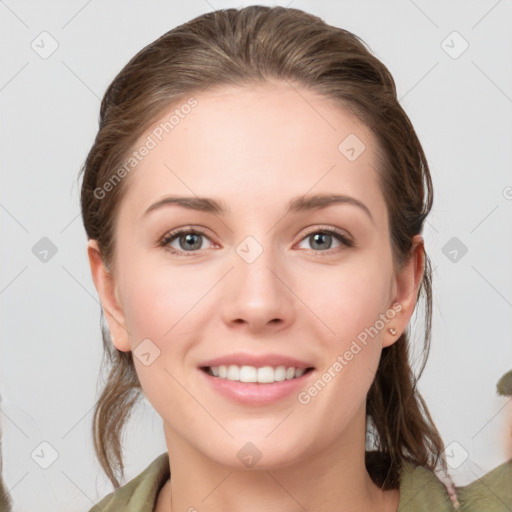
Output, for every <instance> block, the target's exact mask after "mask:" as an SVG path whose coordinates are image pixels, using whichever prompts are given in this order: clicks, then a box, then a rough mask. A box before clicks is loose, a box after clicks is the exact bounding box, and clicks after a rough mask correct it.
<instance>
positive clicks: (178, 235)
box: [159, 228, 211, 256]
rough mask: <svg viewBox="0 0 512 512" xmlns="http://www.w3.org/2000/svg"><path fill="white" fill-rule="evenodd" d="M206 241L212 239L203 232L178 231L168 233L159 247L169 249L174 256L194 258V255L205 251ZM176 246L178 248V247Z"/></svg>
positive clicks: (195, 230) (192, 230)
mask: <svg viewBox="0 0 512 512" xmlns="http://www.w3.org/2000/svg"><path fill="white" fill-rule="evenodd" d="M205 240H210V239H209V238H208V237H207V236H206V235H205V233H204V232H203V231H201V230H198V229H189V228H186V229H176V230H174V231H171V232H170V233H167V234H166V235H165V236H164V237H163V238H162V239H161V240H160V242H159V245H160V246H162V247H165V248H167V249H169V251H171V252H172V253H173V254H179V255H184V256H194V253H196V252H198V251H199V250H204V249H205V247H204V244H203V242H204V241H205ZM210 242H211V240H210ZM173 244H174V246H173ZM176 245H177V246H178V247H176ZM186 253H190V254H186Z"/></svg>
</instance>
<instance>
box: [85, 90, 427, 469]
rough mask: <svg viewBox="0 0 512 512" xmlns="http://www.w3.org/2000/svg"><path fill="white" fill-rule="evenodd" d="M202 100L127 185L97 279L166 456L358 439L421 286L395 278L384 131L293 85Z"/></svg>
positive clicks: (274, 455)
mask: <svg viewBox="0 0 512 512" xmlns="http://www.w3.org/2000/svg"><path fill="white" fill-rule="evenodd" d="M194 98H195V100H196V101H197V104H196V105H195V106H194V108H191V109H184V110H182V111H181V112H183V111H187V112H188V114H187V115H182V116H179V122H178V123H176V125H175V126H174V127H173V129H172V131H169V133H165V131H164V132H163V135H162V133H161V131H162V129H161V126H162V125H161V124H160V123H164V122H166V121H168V120H169V117H170V115H171V114H172V112H173V111H174V110H175V109H176V108H178V109H180V105H174V106H173V107H172V108H171V109H169V112H166V113H164V115H162V118H161V119H160V120H158V122H157V123H155V125H154V126H153V127H152V128H151V129H150V130H149V131H148V132H147V133H146V134H144V136H143V137H141V139H140V143H141V144H140V145H142V144H143V143H144V141H147V140H148V136H150V137H151V139H152V140H154V141H156V144H155V145H154V147H152V148H151V149H150V151H149V152H148V154H147V155H146V156H144V157H143V158H141V160H140V162H139V163H138V165H137V167H136V169H135V170H134V171H133V172H132V173H131V174H130V175H129V176H127V177H126V178H125V179H127V180H128V182H127V183H126V185H127V190H126V195H125V196H124V198H123V200H122V203H121V205H120V209H119V211H118V217H117V225H116V233H117V234H116V256H115V262H114V267H115V271H114V274H113V277H112V279H111V280H103V281H102V279H101V278H100V277H98V276H99V275H100V273H101V269H100V268H99V267H96V269H95V270H94V269H93V274H94V276H95V283H96V284H97V288H98V290H99V292H100V294H101V299H102V304H103V306H104V308H105V309H106V313H107V315H106V316H107V320H108V322H109V327H110V329H111V332H112V334H113V338H114V344H115V345H116V347H117V348H118V349H120V350H123V351H128V350H131V351H133V353H134V362H135V366H136V371H137V374H138V376H139V379H140V382H141V385H142V388H143V391H144V393H145V395H146V397H147V398H148V400H149V401H150V402H151V403H152V405H153V406H154V408H155V409H156V411H157V412H158V413H159V414H160V415H161V417H162V418H163V421H164V428H165V433H166V439H167V442H168V445H171V446H176V448H177V447H178V446H187V447H188V449H189V450H190V451H191V453H192V452H193V453H196V454H201V455H202V456H204V457H207V458H208V459H210V460H212V461H215V462H218V463H220V464H225V465H228V466H237V467H240V466H241V465H242V464H244V460H245V459H244V457H245V458H246V456H247V455H249V456H256V457H260V456H261V459H260V461H259V462H258V464H259V467H267V468H271V467H278V466H283V465H287V464H292V463H294V462H301V461H304V460H305V459H306V458H307V457H312V456H313V455H314V454H318V453H322V452H325V453H327V452H329V453H334V452H335V451H336V449H337V448H340V449H341V448H342V447H343V446H345V448H344V449H347V447H350V446H353V445H354V443H356V442H364V435H365V399H366V394H367V391H368V389H369V387H370V385H371V382H372V380H373V377H374V375H375V372H376V369H377V365H378V361H379V357H380V353H381V350H382V348H383V347H384V346H387V345H390V344H391V343H393V342H394V341H395V340H396V339H397V338H398V336H399V335H400V333H401V332H402V330H403V329H405V327H406V325H407V321H408V319H409V316H410V314H411V313H412V309H411V307H413V306H411V304H412V302H411V301H410V298H411V297H412V296H414V293H411V291H412V289H413V287H414V286H417V276H416V279H415V277H414V275H413V274H414V273H411V272H409V273H407V272H405V271H404V272H405V273H404V274H400V275H396V274H395V273H394V270H393V261H392V256H391V246H390V239H389V225H388V216H387V211H386V203H385V199H384V197H383V194H382V191H381V189H380V187H379V181H378V174H377V171H376V169H378V162H377V158H376V143H375V140H374V137H373V136H372V134H371V132H370V131H369V130H368V129H367V128H366V127H365V126H364V125H362V124H361V123H360V122H359V121H357V120H356V119H355V118H354V117H352V116H350V115H349V114H348V113H347V112H345V111H344V110H342V109H341V108H340V107H338V106H335V105H334V104H333V103H332V102H330V101H329V100H327V99H325V98H322V97H321V96H318V95H316V94H315V93H313V92H311V91H308V90H306V89H301V88H296V89H294V88H291V87H290V86H289V85H287V84H286V83H284V84H282V83H272V84H266V85H260V86H254V87H250V88H249V87H247V88H228V87H224V88H220V89H218V90H215V91H208V92H207V93H203V94H197V95H195V96H194ZM158 127H160V130H159V131H158ZM155 130H157V131H155ZM156 133H158V134H159V136H156V135H155V134H156ZM159 139H161V140H159ZM151 146H153V144H151ZM329 196H330V197H331V198H332V197H333V196H338V199H339V201H337V202H329V201H327V200H326V199H325V198H326V197H327V198H328V197H329ZM177 197H179V198H188V199H189V200H188V202H185V201H182V202H181V204H180V202H179V201H178V202H176V201H172V200H170V198H177ZM322 197H323V199H322ZM201 198H207V199H208V201H205V200H203V199H201ZM301 198H302V199H303V201H302V202H301V201H300V199H301ZM94 244H95V242H94V241H92V242H91V243H90V251H91V252H92V251H93V250H94V247H95V245H94ZM91 252H90V254H91ZM92 261H93V258H91V262H92ZM91 265H93V267H94V263H91ZM404 276H405V277H404ZM411 276H412V277H411ZM107 281H108V283H110V284H109V285H108V286H107V285H106V284H104V283H106V282H107ZM102 283H103V284H102ZM390 327H391V328H396V329H397V331H398V334H396V335H394V336H392V335H390V334H389V332H388V329H389V328H390ZM216 375H218V376H216ZM240 379H241V381H240ZM247 380H248V381H249V382H243V381H247ZM255 380H256V381H257V382H250V381H255ZM269 381H271V382H269ZM298 426H300V428H298ZM247 443H252V444H247ZM171 460H172V459H171Z"/></svg>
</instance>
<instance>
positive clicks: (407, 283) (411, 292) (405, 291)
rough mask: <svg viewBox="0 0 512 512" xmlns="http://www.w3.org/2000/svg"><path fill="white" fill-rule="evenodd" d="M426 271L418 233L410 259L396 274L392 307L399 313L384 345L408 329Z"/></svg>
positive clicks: (385, 338)
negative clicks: (397, 305)
mask: <svg viewBox="0 0 512 512" xmlns="http://www.w3.org/2000/svg"><path fill="white" fill-rule="evenodd" d="M424 271H425V245H424V241H423V238H422V237H421V235H416V236H414V238H413V241H412V247H411V252H410V256H409V259H408V260H407V261H406V262H405V263H404V265H403V267H402V268H401V269H400V272H399V273H398V274H397V275H396V276H395V290H396V294H395V298H394V300H393V301H392V306H391V307H392V308H393V309H394V310H395V311H397V314H396V316H395V318H394V321H393V322H392V326H391V328H390V329H388V331H387V332H386V335H385V336H384V340H383V344H382V346H383V347H387V346H389V345H392V344H393V343H394V342H395V341H397V339H399V338H400V336H401V335H402V333H403V332H404V331H405V330H406V328H407V325H408V324H409V321H410V319H411V316H412V314H413V312H414V308H415V306H416V298H417V296H418V290H419V287H420V284H421V281H422V279H423V273H424ZM396 304H399V308H398V307H396Z"/></svg>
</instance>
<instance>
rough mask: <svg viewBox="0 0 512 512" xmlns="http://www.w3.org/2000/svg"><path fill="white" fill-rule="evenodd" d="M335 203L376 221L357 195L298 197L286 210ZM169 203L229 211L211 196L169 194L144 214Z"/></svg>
mask: <svg viewBox="0 0 512 512" xmlns="http://www.w3.org/2000/svg"><path fill="white" fill-rule="evenodd" d="M335 204H348V205H352V206H356V207H358V208H359V209H361V210H362V211H364V212H365V213H366V214H367V215H368V217H369V218H370V219H371V221H372V222H374V219H373V216H372V214H371V212H370V209H369V208H368V207H367V206H366V205H365V204H364V203H363V202H362V201H360V200H359V199H356V198H355V197H351V196H347V195H343V194H316V195H313V196H309V197H306V196H299V197H296V198H294V199H292V200H291V201H290V203H289V205H288V208H287V210H286V214H288V213H301V212H308V211H313V210H319V209H322V208H327V207H328V206H331V205H335ZM169 205H177V206H181V207H182V208H187V209H188V210H195V211H200V212H206V213H213V214H219V215H222V214H225V213H227V212H228V208H227V207H226V206H225V204H224V203H223V202H222V201H217V200H215V199H212V198H209V197H198V196H196V197H177V196H167V197H164V198H163V199H160V200H159V201H157V202H156V203H153V204H152V205H151V206H149V208H148V209H147V210H146V211H145V212H144V216H146V215H147V214H149V213H150V212H152V211H155V210H157V209H159V208H162V207H164V206H169Z"/></svg>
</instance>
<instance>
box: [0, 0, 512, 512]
mask: <svg viewBox="0 0 512 512" xmlns="http://www.w3.org/2000/svg"><path fill="white" fill-rule="evenodd" d="M262 3H264V4H268V3H267V2H262ZM43 4H44V5H43ZM249 4H250V2H247V3H245V2H226V1H221V0H209V1H208V2H206V1H204V0H195V1H189V2H186V3H185V2H177V1H156V0H154V1H151V2H143V1H142V0H140V1H121V0H115V1H114V0H111V1H109V2H100V1H99V0H89V1H86V0H72V1H66V2H64V1H60V2H57V1H46V2H44V3H43V2H36V1H16V0H6V2H2V3H0V52H1V59H2V66H1V73H0V109H1V116H2V122H1V124H0V138H1V139H0V140H1V151H0V168H1V173H2V174H1V180H2V182H1V183H2V186H1V189H0V223H1V233H2V245H1V247H2V251H1V262H0V263H1V269H2V271H1V276H0V278H1V281H0V301H1V314H2V319H1V320H2V323H1V325H2V336H1V341H0V342H1V368H0V370H1V380H0V386H1V387H0V393H1V395H2V403H1V414H0V423H1V428H2V431H3V457H4V466H5V467H4V479H5V481H6V485H7V487H8V489H10V490H11V493H12V497H13V500H14V503H15V506H14V510H16V511H36V510H37V511H39V512H45V511H48V512H49V511H52V512H59V511H63V512H64V511H66V512H72V511H83V510H89V508H90V507H92V504H93V502H97V501H98V500H99V498H101V497H102V496H104V495H105V494H106V493H107V492H110V491H111V487H110V484H109V482H108V481H107V479H106V477H105V476H104V475H103V474H102V473H101V471H100V469H99V464H98V463H97V461H96V460H95V457H94V454H93V445H92V438H91V434H90V430H91V419H92V409H93V405H94V402H95V399H96V397H97V392H98V388H97V377H98V372H99V365H100V361H101V352H102V348H101V337H100V330H99V315H100V306H99V303H98V300H97V295H96V291H95V289H94V286H93V283H92V280H91V277H90V272H89V267H88V262H87V258H86V250H85V247H86V237H85V233H84V230H83V226H82V223H81V218H80V215H79V186H78V185H77V182H76V178H77V175H78V171H79V168H80V166H81V164H82V162H83V160H84V158H85V156H86V154H87V152H88V150H89V148H90V145H91V144H92V141H93V138H94V136H95V134H96V130H97V120H98V115H99V104H100V98H101V97H102V95H103V93H104V91H105V89H106V87H107V85H108V84H109V83H110V81H111V80H112V79H113V78H114V76H115V75H116V74H117V72H118V71H119V70H120V69H121V68H122V66H123V65H124V64H125V63H126V62H127V61H128V60H129V59H130V58H131V57H132V56H133V55H134V54H135V53H136V52H137V51H138V50H139V49H141V48H142V47H143V46H145V45H146V44H148V43H150V42H151V41H153V40H154V39H156V38H157V37H159V36H160V35H162V34H163V33H164V32H166V31H168V30H170V29H171V28H173V27H175V26H176V25H179V24H181V23H183V22H185V21H187V20H189V19H191V18H193V17H195V16H197V15H199V14H202V13H205V12H208V11H211V10H213V9H218V8H225V7H241V6H243V5H249ZM279 4H280V5H289V6H290V7H295V8H299V9H303V10H306V11H309V12H311V13H313V14H317V15H319V16H321V17H322V18H323V19H325V20H326V21H327V22H328V23H330V24H333V25H337V26H339V27H342V28H345V29H348V30H350V31H352V32H354V33H355V34H357V35H359V36H360V37H362V38H363V40H365V41H366V42H367V43H368V44H369V46H370V47H371V49H372V50H373V51H374V53H376V55H377V56H378V57H379V58H380V59H381V60H382V61H383V62H384V63H385V64H386V65H387V66H388V67H389V69H390V71H391V72H392V74H393V76H394V78H395V80H396V83H397V87H398V91H399V97H400V98H401V103H402V104H403V106H404V108H405V110H406V112H407V113H408V114H409V116H410V117H411V120H412V122H413V124H414V126H415V128H416V130H417V133H418V135H419V137H420V140H421V141H422V144H423V147H424V149H425V151H426V154H427V158H428V160H429V163H430V166H431V171H432V175H433V180H434V189H435V203H434V208H433V212H432V214H431V216H430V217H429V219H428V224H427V226H426V230H425V233H424V235H425V239H426V244H427V250H428V252H429V254H430V257H431V259H432V262H433V266H434V268H435V272H434V292H435V301H434V304H435V308H434V309H435V310H434V329H433V345H432V350H431V355H430V359H429V362H428V364H427V368H426V370H425V373H424V375H423V377H422V379H421V380H420V390H421V392H422V393H423V396H424V397H425V399H426V401H427V404H428V406H429V407H430V411H431V412H432V415H433V417H434V420H435V422H436V424H437V426H438V428H439V429H440V431H441V433H442V436H443V439H444V441H445V443H446V444H447V445H449V444H450V443H452V442H456V443H458V444H452V445H450V451H449V456H450V458H451V461H452V466H453V469H452V471H451V474H452V476H453V478H454V480H455V482H456V483H457V484H459V485H462V484H465V483H468V482H470V481H473V480H475V479H476V478H478V477H479V476H481V475H482V474H483V473H485V472H487V471H489V470H490V469H492V468H494V467H495V466H497V465H498V464H501V463H502V462H504V461H505V460H507V459H508V458H511V457H512V437H511V436H512V432H511V430H512V404H511V403H510V399H507V398H504V397H498V396H497V394H496V382H497V380H498V379H499V377H500V376H501V375H503V374H504V373H505V372H506V371H507V370H510V369H512V343H511V334H512V265H511V255H512V250H511V249H512V200H511V198H512V189H511V188H510V187H512V170H511V163H512V144H511V142H512V138H511V135H512V66H511V63H512V31H511V30H510V27H511V26H512V2H511V1H510V0H501V1H496V0H479V1H475V0H473V1H467V0H465V1H452V2H442V1H429V2H427V1H425V0H415V1H414V2H413V1H410V0H397V1H387V2H382V1H368V0H365V1H351V2H350V1H336V2H335V1H328V0H322V1H316V2H313V1H301V0H295V1H292V2H289V0H288V1H287V2H281V3H279ZM43 31H46V32H48V33H49V34H51V38H53V39H55V41H57V43H58V48H57V49H56V51H55V52H54V53H53V54H52V55H50V56H49V57H48V58H46V59H43V58H41V57H40V56H39V55H38V53H36V51H34V50H33V49H32V47H31V44H32V42H33V41H35V43H34V44H39V45H40V46H42V43H40V41H41V37H47V38H48V36H40V34H41V32H43ZM453 31H457V32H458V33H459V34H460V36H461V37H462V38H463V39H464V40H465V41H467V43H468V44H469V47H468V48H467V50H466V51H465V52H464V53H462V54H461V55H460V56H458V57H457V58H453V56H450V55H449V54H448V53H447V52H446V51H445V49H448V48H447V45H449V46H451V47H452V49H451V50H449V51H451V52H452V55H453V54H454V53H457V52H458V51H460V50H461V49H462V48H463V46H462V45H463V44H464V43H463V40H462V39H460V38H458V36H457V35H455V36H454V35H453V34H452V32H453ZM448 36H449V37H448ZM447 37H448V39H447ZM38 41H39V43H38ZM443 41H445V43H443ZM50 44H51V40H50V39H46V44H45V48H47V49H48V48H51V46H50ZM507 187H509V188H507ZM43 237H48V238H49V239H50V240H51V241H52V242H53V244H55V246H56V248H57V253H56V254H55V255H54V256H53V257H52V258H51V259H49V261H47V262H46V263H43V262H41V261H40V260H39V259H38V258H37V257H36V256H35V255H34V254H33V252H32V248H33V246H34V245H35V244H36V243H37V242H38V241H39V240H40V239H41V238H43ZM452 237H457V238H458V239H459V240H460V242H462V243H463V244H464V245H465V246H466V247H467V249H468V252H467V254H465V255H464V256H463V257H462V258H460V259H459V260H458V261H457V262H455V263H454V262H452V261H450V259H449V258H448V257H447V256H445V254H444V253H443V247H445V244H446V243H447V242H448V241H449V240H450V239H451V238H452ZM445 252H447V250H446V249H445ZM43 441H44V442H47V443H50V445H51V446H52V447H53V448H54V449H55V450H56V451H57V452H58V458H57V460H56V461H55V462H54V463H53V464H52V465H51V466H50V467H49V468H48V469H42V468H40V467H39V466H38V465H37V464H36V463H35V462H34V460H33V459H32V458H31V453H32V452H33V451H34V449H36V448H37V447H38V446H39V445H40V443H41V442H43ZM165 450H166V447H165V443H164V438H163V434H162V426H161V420H160V418H159V417H158V416H157V415H156V413H155V412H154V411H153V409H152V407H151V406H150V405H149V403H147V402H146V401H145V400H143V401H141V402H140V405H139V406H138V407H137V409H136V410H135V411H134V414H133V416H132V420H131V421H130V423H129V424H128V430H127V432H126V436H125V461H126V476H127V479H130V478H132V477H133V476H135V475H137V474H138V473H139V472H140V471H142V470H143V469H144V468H145V467H146V466H147V465H148V464H149V463H150V462H151V461H152V460H153V459H154V458H155V457H156V456H157V455H158V454H160V453H162V452H164V451H165ZM466 452H467V454H468V458H467V459H464V457H465V453H466ZM462 461H463V462H462Z"/></svg>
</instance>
